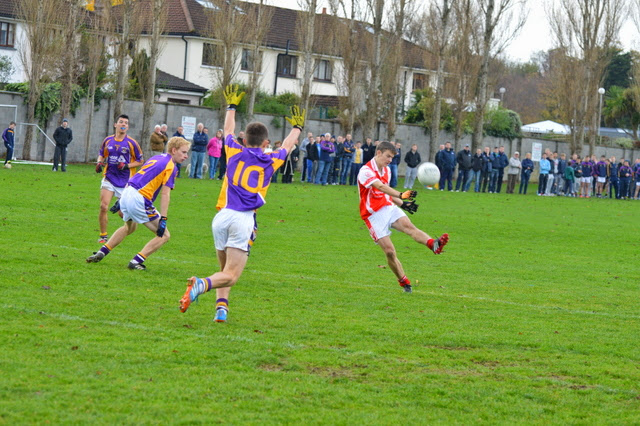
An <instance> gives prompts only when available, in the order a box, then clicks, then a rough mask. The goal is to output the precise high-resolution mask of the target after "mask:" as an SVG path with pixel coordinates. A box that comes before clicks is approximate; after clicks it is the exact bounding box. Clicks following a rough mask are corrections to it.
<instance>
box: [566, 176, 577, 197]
mask: <svg viewBox="0 0 640 426" xmlns="http://www.w3.org/2000/svg"><path fill="white" fill-rule="evenodd" d="M563 191H564V195H574V194H575V192H574V191H573V181H572V180H566V179H565V180H564V189H563Z"/></svg>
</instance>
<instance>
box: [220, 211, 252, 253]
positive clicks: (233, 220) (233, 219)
mask: <svg viewBox="0 0 640 426" xmlns="http://www.w3.org/2000/svg"><path fill="white" fill-rule="evenodd" d="M257 230H258V225H257V222H256V213H255V212H254V211H253V210H250V211H246V212H239V211H236V210H231V209H226V208H225V209H222V210H220V211H219V212H218V214H216V215H215V216H214V218H213V222H211V231H213V241H214V243H215V245H216V250H220V251H224V249H226V248H227V247H231V248H237V249H240V250H244V251H246V252H247V254H248V253H249V251H250V250H251V246H252V245H253V242H254V241H255V239H256V232H257Z"/></svg>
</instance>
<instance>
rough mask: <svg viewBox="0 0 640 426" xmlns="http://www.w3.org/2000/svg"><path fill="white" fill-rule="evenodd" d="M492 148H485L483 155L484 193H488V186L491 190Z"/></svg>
mask: <svg viewBox="0 0 640 426" xmlns="http://www.w3.org/2000/svg"><path fill="white" fill-rule="evenodd" d="M491 169H492V165H491V148H489V147H488V146H485V147H484V152H483V153H482V175H481V176H482V192H487V185H488V186H489V188H491Z"/></svg>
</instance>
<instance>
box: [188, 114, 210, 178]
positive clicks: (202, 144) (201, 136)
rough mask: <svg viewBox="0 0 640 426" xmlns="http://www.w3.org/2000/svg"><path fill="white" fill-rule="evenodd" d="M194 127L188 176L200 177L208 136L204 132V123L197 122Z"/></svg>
mask: <svg viewBox="0 0 640 426" xmlns="http://www.w3.org/2000/svg"><path fill="white" fill-rule="evenodd" d="M196 129H197V131H196V132H195V133H194V134H193V145H191V174H190V175H189V177H190V178H192V179H202V166H203V165H204V156H205V154H206V151H207V144H208V143H209V138H208V137H207V134H206V133H205V132H204V124H202V123H198V126H197V127H196Z"/></svg>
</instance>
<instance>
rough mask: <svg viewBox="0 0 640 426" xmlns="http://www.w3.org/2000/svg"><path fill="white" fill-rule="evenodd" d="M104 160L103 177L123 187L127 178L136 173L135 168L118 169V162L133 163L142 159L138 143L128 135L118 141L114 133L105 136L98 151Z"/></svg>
mask: <svg viewBox="0 0 640 426" xmlns="http://www.w3.org/2000/svg"><path fill="white" fill-rule="evenodd" d="M98 154H99V155H101V156H102V157H103V158H104V159H105V160H106V166H105V167H104V172H103V175H104V178H105V179H106V180H108V181H109V182H111V184H112V185H113V186H115V187H117V188H124V187H125V186H126V185H127V182H128V181H129V178H130V177H132V176H133V175H135V174H136V169H135V168H133V169H123V170H118V163H133V162H134V161H142V150H141V149H140V145H138V142H136V141H135V140H134V139H132V138H130V137H129V136H125V137H124V139H123V140H121V141H119V140H117V139H116V137H115V135H111V136H107V137H106V138H105V139H104V141H102V145H101V146H100V151H99V153H98Z"/></svg>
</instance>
